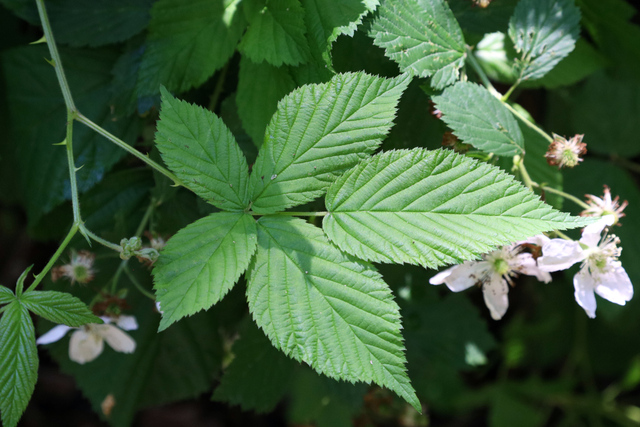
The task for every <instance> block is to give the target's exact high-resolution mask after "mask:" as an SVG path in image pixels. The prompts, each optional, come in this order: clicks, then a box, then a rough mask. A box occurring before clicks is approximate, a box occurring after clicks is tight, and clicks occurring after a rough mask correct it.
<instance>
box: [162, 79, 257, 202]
mask: <svg viewBox="0 0 640 427" xmlns="http://www.w3.org/2000/svg"><path fill="white" fill-rule="evenodd" d="M156 144H157V145H158V149H159V150H160V153H161V154H162V159H163V160H164V162H165V163H166V164H167V166H169V168H170V169H171V170H173V172H175V174H176V175H177V176H178V178H180V179H181V180H182V181H183V182H184V184H185V186H186V187H187V188H189V189H190V190H192V191H193V192H194V193H196V194H197V195H198V196H200V197H202V198H203V199H204V200H206V201H207V202H209V203H211V204H212V205H214V206H216V207H218V208H220V209H225V210H233V211H242V210H244V209H245V207H246V206H247V205H248V204H249V200H248V196H247V184H248V182H249V166H248V165H247V160H246V159H245V158H244V154H243V153H242V150H241V149H240V147H239V146H238V144H237V143H236V140H235V138H234V137H233V135H232V134H231V131H230V130H229V128H227V126H226V125H225V124H224V123H223V122H222V120H221V119H220V118H219V117H217V116H216V115H215V114H213V113H211V112H210V111H207V110H205V109H204V108H202V107H199V106H196V105H192V104H189V103H188V102H185V101H181V100H179V99H176V98H174V97H173V96H171V94H170V93H169V92H167V91H166V89H164V88H163V89H162V109H161V110H160V120H159V121H158V132H157V133H156Z"/></svg>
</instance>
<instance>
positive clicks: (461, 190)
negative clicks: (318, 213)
mask: <svg viewBox="0 0 640 427" xmlns="http://www.w3.org/2000/svg"><path fill="white" fill-rule="evenodd" d="M326 206H327V209H328V210H329V212H330V214H329V215H328V216H326V217H325V218H324V221H323V228H324V230H325V232H326V233H327V236H329V239H331V240H332V241H333V242H334V243H335V244H337V245H338V246H339V247H340V249H342V250H343V251H345V252H347V253H350V254H352V255H355V256H358V257H360V258H362V259H366V260H371V261H376V262H395V263H409V264H416V265H422V266H424V267H428V268H436V267H438V266H441V265H445V264H451V263H459V262H462V261H465V260H470V259H475V258H477V257H478V256H479V255H480V254H482V253H485V252H488V251H489V250H491V249H493V248H494V247H495V246H498V245H504V244H507V243H512V242H514V241H516V240H523V239H525V238H527V237H531V236H533V235H535V234H539V233H542V232H544V231H551V230H555V229H566V228H575V227H579V226H583V225H585V224H588V223H590V222H591V221H590V220H589V219H587V218H575V217H570V216H569V215H568V214H564V213H561V212H558V211H556V210H554V209H552V208H551V207H550V206H548V205H546V204H544V203H543V202H541V201H540V199H539V198H538V197H537V196H536V195H535V194H533V193H532V192H531V191H529V190H527V189H526V188H525V187H523V186H522V185H521V184H520V183H518V182H517V181H515V180H514V179H513V177H512V176H511V175H508V174H506V173H504V172H502V171H501V170H500V169H498V168H497V167H495V166H491V165H489V164H486V163H483V162H479V161H477V160H474V159H471V158H468V157H464V156H461V155H459V154H456V153H454V152H452V151H447V150H435V151H426V150H424V149H414V150H397V151H387V152H385V153H382V154H379V155H376V156H374V157H372V158H371V159H369V160H366V161H363V162H362V163H361V164H359V165H358V166H357V167H355V168H353V169H351V170H350V171H348V172H347V173H345V174H344V175H343V176H341V177H340V178H339V179H338V180H337V181H336V182H335V183H334V184H333V185H331V187H330V188H329V191H328V192H327V198H326Z"/></svg>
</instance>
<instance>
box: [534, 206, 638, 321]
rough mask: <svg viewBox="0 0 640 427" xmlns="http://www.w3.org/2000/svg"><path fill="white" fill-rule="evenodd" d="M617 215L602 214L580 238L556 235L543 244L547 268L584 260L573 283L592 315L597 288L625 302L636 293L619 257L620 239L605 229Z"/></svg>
mask: <svg viewBox="0 0 640 427" xmlns="http://www.w3.org/2000/svg"><path fill="white" fill-rule="evenodd" d="M615 221H616V218H615V216H614V215H607V216H604V217H602V219H601V220H599V221H598V222H596V223H594V224H591V225H588V226H587V227H585V229H584V230H583V232H582V238H581V239H580V241H579V242H575V241H570V240H564V239H552V240H550V241H549V242H547V243H546V244H545V245H544V246H543V247H542V257H540V258H539V259H538V265H539V266H540V268H541V269H543V270H545V271H559V270H565V269H567V268H569V267H571V266H572V265H573V264H575V263H577V262H582V266H581V267H580V271H579V272H578V273H577V274H576V275H575V276H573V287H574V290H575V294H574V295H575V298H576V301H577V303H578V304H579V305H580V307H582V308H583V309H584V310H585V311H586V312H587V315H588V316H589V317H591V318H594V317H596V298H595V295H594V292H595V293H596V294H598V295H600V296H601V297H602V298H604V299H606V300H609V301H611V302H613V303H616V304H619V305H624V304H625V303H626V302H627V301H629V300H630V299H631V297H632V296H633V285H632V284H631V280H630V279H629V276H628V275H627V273H626V271H625V270H624V268H622V264H621V263H620V261H618V257H619V256H620V252H621V251H622V249H621V248H618V246H617V245H618V243H620V239H618V237H616V236H614V235H607V234H606V233H605V234H604V236H603V237H602V238H601V237H600V234H601V233H602V230H604V228H605V227H606V226H608V225H612V224H614V223H615Z"/></svg>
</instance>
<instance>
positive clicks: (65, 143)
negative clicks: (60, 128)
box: [51, 138, 67, 145]
mask: <svg viewBox="0 0 640 427" xmlns="http://www.w3.org/2000/svg"><path fill="white" fill-rule="evenodd" d="M51 145H67V138H65V139H63V140H62V142H58V143H57V144H51Z"/></svg>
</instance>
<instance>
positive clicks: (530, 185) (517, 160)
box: [513, 156, 537, 189]
mask: <svg viewBox="0 0 640 427" xmlns="http://www.w3.org/2000/svg"><path fill="white" fill-rule="evenodd" d="M513 161H514V163H517V165H518V170H519V171H520V174H521V175H522V182H524V185H526V186H527V188H529V189H533V187H534V186H535V185H537V184H536V183H534V182H533V181H532V180H531V177H530V176H529V172H527V168H526V167H525V166H524V159H523V158H522V157H520V156H514V157H513Z"/></svg>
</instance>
